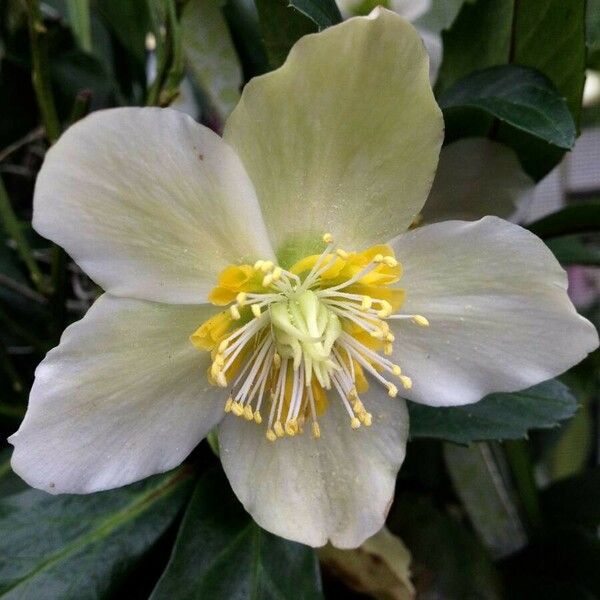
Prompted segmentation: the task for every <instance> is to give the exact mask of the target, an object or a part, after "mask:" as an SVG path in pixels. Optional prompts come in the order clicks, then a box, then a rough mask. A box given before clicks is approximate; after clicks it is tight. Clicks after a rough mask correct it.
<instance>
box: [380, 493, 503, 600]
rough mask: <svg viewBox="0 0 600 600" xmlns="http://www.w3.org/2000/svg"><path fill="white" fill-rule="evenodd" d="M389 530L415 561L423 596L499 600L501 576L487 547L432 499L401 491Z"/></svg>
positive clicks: (417, 585) (396, 500)
mask: <svg viewBox="0 0 600 600" xmlns="http://www.w3.org/2000/svg"><path fill="white" fill-rule="evenodd" d="M387 526H388V528H389V529H390V530H391V531H392V532H393V533H395V534H397V535H399V536H400V538H401V539H402V540H403V541H404V542H405V544H406V546H407V547H408V548H409V550H410V552H411V554H412V556H413V565H414V568H413V572H414V574H415V577H414V579H415V587H416V588H417V590H419V597H423V598H448V599H453V600H454V599H456V600H458V599H471V598H472V599H475V598H477V599H479V600H495V599H498V600H499V599H500V598H501V597H502V596H501V595H500V582H499V580H498V579H499V578H498V574H497V572H496V570H495V567H494V564H493V563H492V560H491V557H490V556H489V554H488V552H487V550H486V548H485V547H484V546H483V544H482V543H481V542H480V541H479V540H478V539H477V537H476V536H475V535H474V534H473V533H472V532H471V531H470V530H469V529H467V527H465V526H464V524H462V523H461V522H460V520H459V519H458V518H457V517H456V515H452V514H448V513H446V512H443V511H442V510H440V509H438V508H437V507H436V506H434V504H433V502H432V500H431V498H428V497H424V496H422V495H417V494H415V493H407V492H401V493H400V494H399V495H398V496H397V497H396V499H395V500H394V503H393V505H392V508H391V510H390V514H389V517H388V521H387Z"/></svg>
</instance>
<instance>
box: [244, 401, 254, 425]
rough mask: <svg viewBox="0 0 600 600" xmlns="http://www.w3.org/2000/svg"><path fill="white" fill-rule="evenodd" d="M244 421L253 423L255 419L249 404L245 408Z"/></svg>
mask: <svg viewBox="0 0 600 600" xmlns="http://www.w3.org/2000/svg"><path fill="white" fill-rule="evenodd" d="M244 419H246V421H252V419H254V413H253V412H252V407H251V406H250V405H249V404H246V406H245V407H244Z"/></svg>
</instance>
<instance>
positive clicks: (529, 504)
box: [504, 440, 542, 529]
mask: <svg viewBox="0 0 600 600" xmlns="http://www.w3.org/2000/svg"><path fill="white" fill-rule="evenodd" d="M504 451H505V453H506V459H507V460H508V464H509V465H510V469H511V472H512V475H513V479H514V482H515V487H516V488H517V491H518V492H519V497H520V499H521V502H522V504H523V508H524V510H525V514H526V516H527V518H528V520H529V524H530V526H531V528H532V529H539V528H540V527H541V525H542V509H541V505H540V498H539V494H538V489H537V486H536V484H535V479H534V477H533V468H532V464H531V456H530V454H529V447H528V446H527V443H526V442H524V441H523V440H507V441H506V442H504Z"/></svg>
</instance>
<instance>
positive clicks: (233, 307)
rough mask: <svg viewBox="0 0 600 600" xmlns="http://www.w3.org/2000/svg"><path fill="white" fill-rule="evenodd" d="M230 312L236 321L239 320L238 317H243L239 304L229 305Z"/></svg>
mask: <svg viewBox="0 0 600 600" xmlns="http://www.w3.org/2000/svg"><path fill="white" fill-rule="evenodd" d="M229 313H230V314H231V317H232V318H233V319H235V320H236V321H237V320H238V319H241V318H242V315H240V309H239V308H238V307H237V304H232V305H231V306H230V307H229Z"/></svg>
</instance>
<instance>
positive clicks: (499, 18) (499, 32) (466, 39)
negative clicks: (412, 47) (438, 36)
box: [436, 0, 514, 92]
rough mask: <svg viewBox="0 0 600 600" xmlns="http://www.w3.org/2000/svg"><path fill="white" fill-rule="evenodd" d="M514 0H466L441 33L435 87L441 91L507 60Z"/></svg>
mask: <svg viewBox="0 0 600 600" xmlns="http://www.w3.org/2000/svg"><path fill="white" fill-rule="evenodd" d="M513 5H514V0H477V1H476V2H474V3H465V4H463V7H462V9H461V11H460V13H459V15H458V17H457V18H456V20H455V21H454V23H453V25H452V27H451V28H450V30H449V31H447V32H444V34H443V41H444V60H443V62H442V65H441V67H440V72H439V75H438V80H437V84H436V90H437V91H438V92H443V91H445V90H447V89H448V88H449V87H451V86H452V85H454V84H455V83H456V82H457V81H459V80H460V79H463V78H464V77H467V75H470V74H471V73H473V72H474V71H481V70H482V69H486V68H488V67H492V66H494V65H502V64H506V63H508V59H509V55H510V39H511V27H512V17H513Z"/></svg>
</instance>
